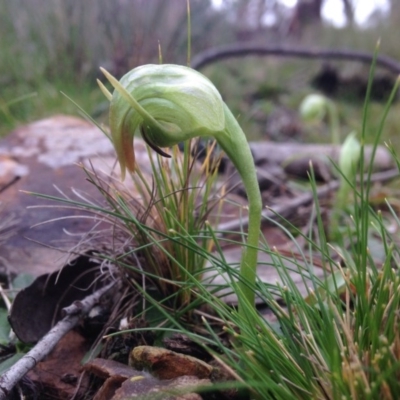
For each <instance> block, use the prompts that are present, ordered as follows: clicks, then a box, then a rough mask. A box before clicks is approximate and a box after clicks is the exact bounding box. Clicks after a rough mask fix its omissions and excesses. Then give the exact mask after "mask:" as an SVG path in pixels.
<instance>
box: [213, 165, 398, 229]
mask: <svg viewBox="0 0 400 400" xmlns="http://www.w3.org/2000/svg"><path fill="white" fill-rule="evenodd" d="M399 177H400V174H399V170H398V169H397V168H394V169H391V170H388V171H383V172H377V173H375V174H372V175H371V177H370V179H369V182H371V183H372V182H387V181H390V180H392V179H396V178H399ZM364 182H368V175H367V174H365V175H364ZM339 185H340V181H339V180H334V181H332V182H329V183H327V184H326V185H323V186H321V187H319V188H318V189H317V197H318V198H319V199H321V198H324V197H326V196H328V195H329V194H330V193H332V191H335V190H337V189H338V188H339ZM312 201H314V194H313V193H311V192H310V193H304V194H302V195H300V196H297V197H296V198H294V199H293V200H291V201H288V202H287V203H285V204H282V205H277V206H276V207H274V208H273V209H272V208H266V209H265V210H263V212H262V216H263V219H262V221H261V224H262V225H263V226H274V222H273V221H276V220H278V219H279V218H288V217H289V216H290V215H292V214H293V213H294V212H295V210H296V209H298V208H299V207H300V206H304V205H307V204H310V203H311V202H312ZM248 223H249V219H248V217H242V218H240V219H235V220H232V221H229V222H225V223H222V224H219V225H218V226H217V227H216V229H215V230H216V231H217V232H219V233H224V232H234V231H239V230H240V229H244V228H246V227H247V225H248Z"/></svg>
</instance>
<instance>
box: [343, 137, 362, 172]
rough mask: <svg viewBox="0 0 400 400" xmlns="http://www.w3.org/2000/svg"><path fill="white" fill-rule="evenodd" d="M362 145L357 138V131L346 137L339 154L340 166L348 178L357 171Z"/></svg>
mask: <svg viewBox="0 0 400 400" xmlns="http://www.w3.org/2000/svg"><path fill="white" fill-rule="evenodd" d="M360 152H361V145H360V142H359V141H358V139H357V138H356V132H351V133H349V134H348V136H347V137H346V139H345V141H344V143H343V145H342V148H341V150H340V156H339V168H340V170H341V171H342V174H343V175H344V176H346V177H347V178H348V179H349V178H350V177H351V176H352V175H353V174H354V173H355V169H356V166H357V163H358V161H359V159H360Z"/></svg>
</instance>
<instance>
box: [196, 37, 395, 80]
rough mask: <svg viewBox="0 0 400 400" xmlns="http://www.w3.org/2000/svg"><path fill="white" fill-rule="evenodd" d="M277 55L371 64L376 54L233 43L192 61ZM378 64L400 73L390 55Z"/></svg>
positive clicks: (203, 62)
mask: <svg viewBox="0 0 400 400" xmlns="http://www.w3.org/2000/svg"><path fill="white" fill-rule="evenodd" d="M245 56H277V57H292V58H306V59H310V58H311V59H322V60H347V61H358V62H362V63H365V64H371V63H372V61H373V60H374V58H375V56H374V55H373V54H371V53H366V52H361V51H353V50H324V49H314V50H312V49H305V48H298V47H296V48H290V47H270V46H257V45H243V44H233V45H229V46H221V47H214V48H211V49H208V50H205V51H203V52H201V53H199V54H197V55H196V56H195V57H194V58H193V59H192V62H191V66H192V68H194V69H198V70H199V69H201V68H204V67H205V66H206V65H208V64H212V63H214V62H217V61H220V60H224V59H227V58H232V57H245ZM376 64H377V65H378V66H380V67H382V68H386V69H387V70H389V71H390V72H392V73H394V74H396V75H398V74H400V63H398V62H397V61H396V60H394V59H393V58H390V57H388V56H376Z"/></svg>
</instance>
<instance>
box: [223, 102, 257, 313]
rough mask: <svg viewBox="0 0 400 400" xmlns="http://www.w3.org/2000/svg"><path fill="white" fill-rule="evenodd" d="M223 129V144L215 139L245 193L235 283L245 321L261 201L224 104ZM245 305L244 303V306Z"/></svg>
mask: <svg viewBox="0 0 400 400" xmlns="http://www.w3.org/2000/svg"><path fill="white" fill-rule="evenodd" d="M225 117H226V123H227V125H226V127H227V130H228V131H229V135H228V138H229V139H230V140H229V143H227V140H226V136H225V135H222V136H216V138H217V141H218V142H219V143H220V145H221V147H222V148H223V150H224V151H225V152H226V153H227V156H228V157H229V158H230V160H231V161H232V163H233V164H234V166H235V167H236V169H237V170H238V172H239V174H240V177H241V178H242V181H243V185H244V187H245V191H246V194H247V200H248V208H249V224H248V235H247V243H246V244H245V245H244V246H245V247H244V249H243V251H242V257H241V261H240V282H239V284H238V290H239V293H238V299H239V314H240V315H241V316H242V318H244V319H248V316H249V313H248V312H246V310H247V309H248V308H249V307H250V308H251V309H253V308H254V303H255V288H254V286H255V282H256V274H257V255H258V245H259V237H260V226H261V211H262V201H261V193H260V188H259V184H258V180H257V174H256V169H255V166H254V160H253V155H252V153H251V150H250V147H249V144H248V142H247V139H246V136H245V134H244V133H243V131H242V128H241V127H240V125H239V124H238V122H237V121H236V119H235V118H234V116H233V115H232V113H231V112H230V110H229V109H228V107H227V106H226V105H225ZM246 303H247V304H246Z"/></svg>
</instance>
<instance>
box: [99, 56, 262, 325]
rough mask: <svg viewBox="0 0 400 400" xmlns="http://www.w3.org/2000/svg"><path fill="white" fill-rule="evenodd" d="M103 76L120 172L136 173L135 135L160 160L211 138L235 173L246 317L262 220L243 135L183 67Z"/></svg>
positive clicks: (209, 89)
mask: <svg viewBox="0 0 400 400" xmlns="http://www.w3.org/2000/svg"><path fill="white" fill-rule="evenodd" d="M102 71H103V73H104V74H105V76H106V77H107V79H108V80H109V82H110V83H111V85H112V86H113V87H114V89H115V90H114V92H113V94H111V93H110V92H109V91H108V90H107V89H106V88H105V87H104V85H103V84H101V82H99V85H100V88H101V90H102V91H103V93H104V94H105V96H106V97H107V98H108V99H109V100H110V103H111V105H110V129H111V137H112V140H113V144H114V147H115V150H116V153H117V156H118V160H119V163H120V166H121V173H122V178H124V177H125V171H126V169H128V171H129V172H133V171H134V169H135V153H134V145H133V137H134V135H135V134H136V133H137V132H140V133H141V135H142V137H143V139H144V140H145V141H146V142H147V144H148V145H149V146H150V147H151V148H152V149H154V150H155V151H156V152H158V153H159V154H161V155H162V156H166V157H168V156H169V155H168V154H167V153H166V152H164V151H163V150H162V149H161V148H164V147H170V146H173V145H176V144H178V143H180V142H183V141H185V140H188V139H191V138H195V137H198V136H206V137H213V138H214V139H215V140H216V141H217V143H218V144H219V145H220V146H221V148H222V149H223V151H224V152H225V153H226V155H227V156H228V157H229V158H230V159H231V161H232V162H233V164H234V165H235V167H236V168H237V170H238V172H239V174H240V176H241V178H242V180H243V184H244V186H245V189H246V192H247V197H248V204H249V227H248V237H247V246H245V247H244V251H243V254H242V259H241V265H240V273H241V277H242V279H241V281H240V282H239V286H238V292H239V293H238V298H239V310H240V313H241V314H242V315H243V316H244V317H245V316H246V312H245V310H246V309H247V307H248V306H251V307H254V297H255V294H254V283H255V279H256V266H257V252H258V249H257V248H258V240H259V233H260V221H261V208H262V203H261V194H260V190H259V186H258V181H257V176H256V169H255V166H254V161H253V157H252V154H251V151H250V147H249V145H248V142H247V139H246V136H245V134H244V133H243V131H242V129H241V128H240V126H239V124H238V122H237V121H236V119H235V118H234V116H233V115H232V113H231V112H230V110H229V108H228V107H227V106H226V104H225V103H224V101H223V100H222V97H221V95H220V93H219V92H218V90H217V89H216V87H215V86H214V85H213V84H212V82H211V81H210V80H209V79H208V78H206V77H205V76H204V75H202V74H201V73H199V72H197V71H195V70H193V69H191V68H189V67H185V66H179V65H171V64H163V65H143V66H140V67H137V68H135V69H133V70H132V71H130V72H128V73H127V74H126V75H124V76H123V77H122V79H121V80H120V81H117V79H115V78H114V77H113V76H112V75H111V74H109V73H108V72H107V71H106V70H104V69H102Z"/></svg>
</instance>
